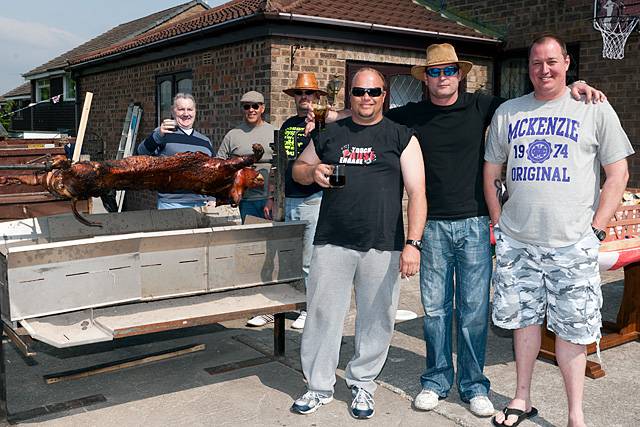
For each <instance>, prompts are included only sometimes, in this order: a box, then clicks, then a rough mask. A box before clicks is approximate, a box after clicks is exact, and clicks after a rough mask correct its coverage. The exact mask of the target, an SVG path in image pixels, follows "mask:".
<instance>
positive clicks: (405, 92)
mask: <svg viewBox="0 0 640 427" xmlns="http://www.w3.org/2000/svg"><path fill="white" fill-rule="evenodd" d="M362 67H371V68H375V69H376V70H378V71H380V72H381V73H382V75H384V77H385V79H386V80H387V97H386V99H385V101H384V111H387V110H388V109H389V108H395V107H401V106H403V105H405V104H407V103H409V102H418V101H421V100H423V99H424V93H425V85H424V83H423V82H421V81H420V80H416V79H414V78H413V77H412V76H411V67H410V66H408V65H392V64H373V63H365V62H355V61H350V62H347V82H346V85H345V86H346V87H345V90H346V92H345V93H346V94H347V96H346V99H345V104H346V106H347V108H350V107H351V105H350V103H349V95H348V94H349V93H351V81H352V80H353V76H354V75H355V74H356V71H358V70H359V69H360V68H362Z"/></svg>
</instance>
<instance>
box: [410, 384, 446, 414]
mask: <svg viewBox="0 0 640 427" xmlns="http://www.w3.org/2000/svg"><path fill="white" fill-rule="evenodd" d="M438 403H440V396H438V394H437V393H436V392H435V391H432V390H427V389H424V390H422V391H421V392H420V393H418V395H417V396H416V398H415V399H413V406H415V407H416V408H417V409H421V410H423V411H430V410H432V409H433V408H435V407H436V406H438Z"/></svg>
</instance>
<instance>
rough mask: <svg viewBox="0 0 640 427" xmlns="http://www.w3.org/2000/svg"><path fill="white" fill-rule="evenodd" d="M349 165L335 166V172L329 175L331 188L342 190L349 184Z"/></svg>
mask: <svg viewBox="0 0 640 427" xmlns="http://www.w3.org/2000/svg"><path fill="white" fill-rule="evenodd" d="M346 169H347V165H340V164H338V165H333V172H331V175H329V184H331V188H342V187H344V186H345V184H346V183H347V176H346V174H345V172H346Z"/></svg>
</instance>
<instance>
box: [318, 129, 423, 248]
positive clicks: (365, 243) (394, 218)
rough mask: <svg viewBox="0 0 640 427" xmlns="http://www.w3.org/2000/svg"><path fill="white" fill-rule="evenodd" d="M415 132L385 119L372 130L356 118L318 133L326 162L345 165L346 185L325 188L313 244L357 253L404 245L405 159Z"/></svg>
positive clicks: (320, 156) (322, 154) (322, 159)
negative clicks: (354, 120) (402, 159)
mask: <svg viewBox="0 0 640 427" xmlns="http://www.w3.org/2000/svg"><path fill="white" fill-rule="evenodd" d="M411 136H413V131H412V130H411V129H409V128H407V127H405V126H402V125H399V124H397V123H394V122H392V121H390V120H388V119H386V118H384V119H383V120H382V121H381V122H379V123H377V124H375V125H372V126H361V125H358V124H355V123H354V122H353V120H351V118H347V119H343V120H339V121H337V122H335V123H331V124H327V127H326V129H325V130H322V131H321V132H320V134H319V135H317V134H314V136H313V141H314V145H315V148H316V153H317V155H318V157H319V158H320V160H321V161H322V163H326V164H337V163H343V164H346V165H347V166H346V173H345V176H346V185H345V186H344V187H343V188H335V189H334V188H329V189H325V190H324V194H323V196H322V204H321V205H320V216H319V218H318V225H317V227H316V236H315V239H314V242H313V244H314V245H324V244H331V245H336V246H342V247H345V248H349V249H355V250H357V251H363V252H364V251H368V250H370V249H378V250H382V251H399V250H402V248H403V247H404V228H403V223H402V195H403V192H404V181H403V180H402V171H401V169H400V155H401V154H402V152H403V151H404V149H405V148H406V147H407V145H408V144H409V141H410V140H411Z"/></svg>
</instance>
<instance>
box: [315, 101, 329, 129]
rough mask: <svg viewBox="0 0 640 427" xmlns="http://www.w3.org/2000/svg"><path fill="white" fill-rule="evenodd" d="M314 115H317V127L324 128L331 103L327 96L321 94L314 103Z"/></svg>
mask: <svg viewBox="0 0 640 427" xmlns="http://www.w3.org/2000/svg"><path fill="white" fill-rule="evenodd" d="M312 108H313V115H314V116H316V128H317V129H324V126H325V119H326V117H327V111H328V110H329V104H328V102H327V97H326V96H320V97H319V98H318V99H317V100H316V101H315V102H314V103H313V104H312Z"/></svg>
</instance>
